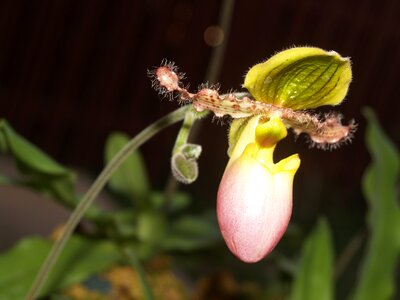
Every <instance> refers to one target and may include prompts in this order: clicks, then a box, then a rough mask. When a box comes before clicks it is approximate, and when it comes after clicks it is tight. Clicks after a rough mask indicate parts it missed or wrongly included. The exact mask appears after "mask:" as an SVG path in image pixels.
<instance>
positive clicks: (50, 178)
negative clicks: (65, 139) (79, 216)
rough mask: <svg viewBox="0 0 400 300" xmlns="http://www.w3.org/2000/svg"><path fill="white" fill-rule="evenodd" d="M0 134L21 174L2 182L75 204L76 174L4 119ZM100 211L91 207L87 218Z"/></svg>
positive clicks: (70, 205) (0, 125)
mask: <svg viewBox="0 0 400 300" xmlns="http://www.w3.org/2000/svg"><path fill="white" fill-rule="evenodd" d="M0 136H1V138H0V140H1V143H3V144H4V145H3V146H2V148H4V149H7V151H9V152H10V154H12V155H13V157H14V160H15V162H16V165H17V167H18V169H19V170H20V171H21V173H22V175H23V180H21V179H18V180H12V181H4V180H3V183H8V184H18V185H24V186H28V187H30V188H33V189H35V190H37V191H39V192H41V193H44V194H46V195H48V196H49V197H51V198H54V199H57V200H60V201H61V202H62V203H63V204H65V205H67V206H68V207H70V208H73V207H75V206H76V205H77V203H78V202H79V198H78V197H77V195H76V194H75V191H74V185H75V175H74V173H73V172H72V171H70V170H69V169H67V168H65V167H63V166H62V165H60V164H59V163H58V162H56V161H55V160H53V159H52V158H51V157H49V156H48V155H46V154H45V153H44V152H43V151H41V150H40V149H39V148H37V147H36V146H35V145H33V144H31V143H30V142H29V141H28V140H26V139H25V138H24V137H22V136H21V135H19V134H18V133H17V132H15V131H14V130H13V129H12V127H11V126H10V125H9V124H8V123H7V121H6V120H0ZM99 213H100V209H98V208H96V207H95V206H94V207H91V208H90V209H89V211H88V212H87V213H86V217H89V218H91V217H96V216H98V215H99Z"/></svg>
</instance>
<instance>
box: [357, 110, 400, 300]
mask: <svg viewBox="0 0 400 300" xmlns="http://www.w3.org/2000/svg"><path fill="white" fill-rule="evenodd" d="M364 115H365V117H366V118H367V119H368V126H367V131H366V143H367V147H368V150H369V152H370V154H371V156H372V162H371V164H370V165H369V167H368V168H367V170H366V171H365V173H364V177H363V191H364V196H365V197H366V199H367V202H368V206H369V215H368V224H369V227H370V230H371V239H370V240H369V243H368V246H367V249H366V255H365V257H364V260H363V263H362V267H361V272H360V277H359V281H358V284H357V286H356V289H355V291H354V293H353V295H352V297H351V299H353V300H369V299H371V300H372V299H374V300H375V299H382V300H386V299H392V297H393V296H394V293H395V287H396V284H395V277H396V276H395V272H396V268H397V267H398V265H399V257H400V208H399V204H398V195H397V192H396V184H397V183H398V179H399V173H400V172H399V171H400V159H399V152H398V150H397V149H396V147H395V146H394V144H393V143H392V142H391V141H390V139H389V138H388V137H387V135H386V134H385V133H384V132H383V130H382V129H381V127H380V125H379V123H378V121H377V120H376V117H375V115H374V113H373V111H372V110H370V109H365V110H364Z"/></svg>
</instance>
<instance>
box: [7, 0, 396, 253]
mask: <svg viewBox="0 0 400 300" xmlns="http://www.w3.org/2000/svg"><path fill="white" fill-rule="evenodd" d="M221 4H222V1H211V0H208V1H204V0H201V1H200V0H198V1H189V0H164V1H163V0H143V1H97V0H86V1H80V0H75V1H71V0H58V1H52V0H47V1H44V0H41V1H12V0H3V1H1V2H0V103H1V110H0V112H1V114H0V117H1V118H5V119H7V120H8V121H9V123H10V124H11V125H12V126H13V127H14V128H15V129H16V131H18V132H19V133H21V134H22V135H23V136H25V137H26V138H27V139H29V140H30V141H32V142H33V143H35V144H36V145H37V146H38V147H40V148H41V149H43V150H45V151H46V152H47V153H48V154H50V155H51V156H53V157H54V158H55V159H57V160H58V161H60V162H61V163H63V164H65V165H68V166H70V167H72V168H78V169H80V170H82V171H83V173H85V174H89V177H90V176H93V177H94V176H95V175H96V174H97V173H98V172H99V171H100V170H101V168H102V166H103V147H104V143H105V140H106V137H107V136H108V134H109V133H110V132H112V131H115V130H119V131H123V132H126V133H128V134H130V135H135V134H136V133H138V132H139V131H140V130H141V129H143V128H144V127H145V126H147V125H148V124H150V123H151V122H153V121H154V120H156V119H157V118H159V117H161V116H163V115H165V114H166V113H168V112H170V111H172V110H174V109H176V107H177V106H178V104H177V103H175V102H169V101H168V100H166V99H162V98H161V97H160V96H159V95H158V94H157V92H155V91H154V90H153V89H152V88H151V83H150V80H149V78H148V77H147V70H148V69H151V68H153V67H154V66H157V65H159V64H160V62H161V60H162V59H164V58H166V59H168V60H170V61H174V62H175V63H176V65H177V66H178V67H179V69H180V71H183V72H185V73H186V76H187V79H186V80H185V84H189V83H190V87H191V89H193V90H195V89H196V88H197V85H198V84H201V83H202V82H203V81H204V78H205V76H206V72H207V68H208V63H209V61H210V56H211V53H212V51H213V49H214V47H221V45H223V43H226V51H225V55H224V57H223V60H222V68H221V72H220V74H219V76H218V79H217V82H219V83H220V84H221V91H228V90H231V89H234V90H238V91H239V90H241V84H242V82H243V76H244V74H245V73H246V71H247V70H248V69H249V68H250V67H251V66H252V65H254V64H256V63H258V62H261V61H263V60H265V59H267V58H268V57H270V56H271V55H273V54H274V53H275V52H277V51H280V50H283V49H286V48H288V47H291V46H294V45H296V46H303V45H308V46H316V47H320V48H323V49H326V50H335V51H337V52H339V53H340V54H341V55H342V56H349V57H351V60H352V67H353V82H352V84H351V86H350V91H349V93H348V95H347V97H346V101H344V102H343V104H342V105H341V106H340V107H335V108H333V109H334V110H336V111H340V112H342V113H343V114H344V116H345V118H344V122H345V123H346V122H348V121H350V120H351V119H353V118H354V119H355V120H356V123H358V124H359V126H358V130H357V132H356V134H355V137H354V139H353V141H352V143H351V144H349V145H346V146H343V147H341V148H340V149H338V150H335V151H322V150H318V149H309V147H308V144H307V143H306V140H305V138H304V137H302V136H300V137H299V138H298V139H297V140H295V138H294V136H293V135H292V136H289V137H288V138H287V139H286V140H285V141H284V142H283V143H282V145H281V146H280V147H278V148H279V151H278V152H279V153H278V156H279V155H282V156H283V155H286V156H287V155H289V154H292V153H299V154H300V157H301V159H302V166H301V168H300V170H299V172H298V174H297V175H296V179H295V187H294V188H295V191H294V193H295V196H294V213H293V220H294V222H295V223H296V222H302V223H304V224H310V225H311V224H313V223H314V221H315V219H316V216H317V215H320V214H325V215H328V217H330V219H331V221H332V226H333V227H334V228H335V227H336V229H339V231H335V230H334V232H341V234H339V235H338V236H337V237H335V238H336V239H335V242H336V243H337V247H340V245H341V243H345V242H346V241H347V240H348V237H349V236H351V235H352V234H353V233H354V232H357V231H358V230H359V228H358V227H357V226H358V225H357V224H361V223H362V222H363V221H364V213H365V201H364V199H363V197H362V194H361V189H360V178H361V176H362V173H363V171H364V169H365V167H366V165H367V164H368V162H369V156H368V153H367V151H366V149H365V146H364V130H365V121H364V118H363V116H362V108H363V107H365V106H370V107H372V108H373V109H374V111H375V112H376V114H377V116H378V118H379V120H380V121H381V123H382V125H383V127H384V129H385V130H386V132H387V133H388V135H389V136H390V137H391V138H392V140H394V142H395V143H396V144H397V145H399V142H400V133H399V130H398V129H399V128H400V117H399V116H398V115H397V113H399V109H400V105H399V103H400V101H399V100H400V99H399V96H398V94H399V92H398V90H399V79H400V55H399V53H400V1H398V0H379V1H378V0H364V1H347V0H337V1H334V2H330V1H319V0H302V1H291V0H279V1H278V0H269V1H236V3H235V6H234V11H233V15H232V23H231V30H230V32H223V31H221V30H220V28H218V27H215V25H218V20H219V15H220V8H221ZM211 120H212V118H211V117H209V118H208V119H207V120H206V121H205V122H202V125H201V126H202V127H201V131H200V132H199V134H198V136H197V137H196V140H195V142H196V143H199V144H201V145H202V146H203V154H202V156H201V158H200V177H199V179H198V181H196V182H195V183H194V184H193V185H191V186H189V187H186V186H185V187H182V188H183V189H184V190H188V191H190V192H192V194H193V197H194V199H195V200H196V201H195V205H194V207H193V209H201V208H202V207H205V206H207V207H212V206H214V205H215V195H216V191H217V188H218V184H219V180H220V178H221V176H222V173H223V170H224V168H225V165H226V163H227V159H228V157H227V155H226V150H227V138H226V137H227V130H228V126H227V125H228V124H229V120H227V119H226V120H225V119H224V121H223V122H222V124H221V122H219V121H213V122H211ZM178 128H179V126H175V127H172V128H170V129H168V130H166V131H164V132H163V133H162V134H159V135H158V136H156V138H154V139H153V140H151V141H150V142H149V143H147V144H146V145H145V146H144V147H143V148H142V152H143V154H144V157H145V159H146V162H147V164H148V167H149V171H150V175H151V178H152V180H153V182H152V183H153V185H154V186H155V187H157V188H159V189H163V187H164V186H165V183H166V181H167V178H168V176H169V159H170V153H171V149H172V146H173V142H174V138H175V135H176V133H177V131H178ZM0 197H2V198H3V197H4V194H3V196H1V194H0ZM1 200H2V199H1ZM0 202H1V201H0ZM7 217H8V218H11V217H12V218H14V219H15V218H17V219H18V215H17V213H16V212H15V213H12V214H10V213H8V216H7ZM1 218H2V219H3V217H1ZM4 218H5V219H7V218H6V217H4ZM3 220H4V219H3ZM3 222H4V221H3ZM39 223H40V222H39ZM350 223H351V225H350ZM0 226H4V225H0ZM335 234H336V233H335Z"/></svg>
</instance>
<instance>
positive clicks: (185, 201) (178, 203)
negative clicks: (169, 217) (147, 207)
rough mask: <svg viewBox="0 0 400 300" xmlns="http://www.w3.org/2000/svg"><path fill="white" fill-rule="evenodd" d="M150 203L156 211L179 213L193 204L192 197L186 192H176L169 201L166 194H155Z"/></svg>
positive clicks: (152, 195)
mask: <svg viewBox="0 0 400 300" xmlns="http://www.w3.org/2000/svg"><path fill="white" fill-rule="evenodd" d="M150 201H151V203H152V204H153V207H154V208H155V209H165V210H167V211H168V212H178V211H182V210H183V209H185V208H187V207H188V206H189V205H190V203H191V198H190V195H189V194H188V193H186V192H182V191H176V192H175V193H174V194H173V195H171V196H170V197H169V199H167V197H166V196H165V194H164V193H160V192H153V193H151V196H150Z"/></svg>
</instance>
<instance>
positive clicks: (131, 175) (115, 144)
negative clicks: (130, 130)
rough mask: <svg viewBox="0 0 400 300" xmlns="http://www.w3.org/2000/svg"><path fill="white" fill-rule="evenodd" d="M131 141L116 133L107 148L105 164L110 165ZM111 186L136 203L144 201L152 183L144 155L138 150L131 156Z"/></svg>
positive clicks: (108, 140) (113, 179) (119, 170)
mask: <svg viewBox="0 0 400 300" xmlns="http://www.w3.org/2000/svg"><path fill="white" fill-rule="evenodd" d="M129 140H130V137H129V136H128V135H126V134H123V133H119V132H114V133H112V134H111V135H110V136H109V137H108V139H107V141H106V147H105V162H106V163H108V162H110V161H111V159H112V158H113V157H114V156H115V154H117V152H118V151H120V150H121V149H122V147H124V146H125V145H126V144H127V143H128V142H129ZM108 184H109V186H110V188H111V189H113V190H114V191H116V192H118V193H121V194H124V195H126V196H128V197H130V198H131V199H134V200H135V201H142V200H144V199H145V198H146V197H147V196H148V193H149V191H150V183H149V179H148V174H147V170H146V166H145V163H144V160H143V158H142V155H141V154H140V152H139V151H138V150H137V151H135V152H133V153H132V155H130V156H129V158H128V159H126V160H125V162H124V163H123V164H122V165H121V167H120V168H119V169H118V170H117V171H116V172H115V173H114V174H113V176H112V177H111V179H110V181H109V183H108Z"/></svg>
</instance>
